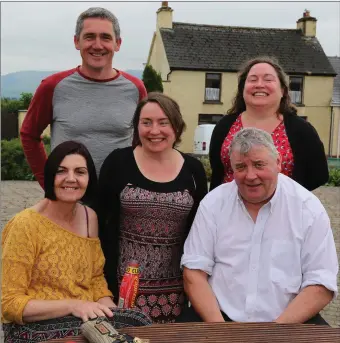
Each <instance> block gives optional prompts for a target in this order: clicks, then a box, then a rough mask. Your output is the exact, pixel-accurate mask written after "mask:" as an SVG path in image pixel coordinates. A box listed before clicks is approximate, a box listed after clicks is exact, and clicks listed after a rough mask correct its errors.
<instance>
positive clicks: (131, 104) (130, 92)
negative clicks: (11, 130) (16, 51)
mask: <svg viewBox="0 0 340 343" xmlns="http://www.w3.org/2000/svg"><path fill="white" fill-rule="evenodd" d="M117 72H118V74H117V75H116V76H115V77H114V78H112V79H109V80H94V79H90V78H88V77H86V76H85V75H83V74H82V73H81V71H80V70H79V67H77V68H74V69H71V70H67V71H64V72H60V73H57V74H54V75H51V76H49V77H47V78H46V79H44V80H43V81H42V82H41V84H40V86H39V87H38V89H37V90H36V92H35V94H34V97H33V99H32V101H31V104H30V106H29V109H28V111H27V113H26V116H25V119H24V121H23V124H22V127H21V130H20V136H21V142H22V145H23V149H24V152H25V155H26V158H27V161H28V163H29V165H30V167H31V169H32V172H33V174H34V175H35V177H36V179H37V180H38V181H39V183H40V185H41V186H42V187H43V185H44V165H45V162H46V159H47V157H46V153H45V150H44V146H43V143H42V141H41V134H42V132H43V131H44V129H45V128H46V127H47V126H48V125H49V124H51V149H54V148H55V147H56V146H57V145H58V144H60V143H62V142H64V141H67V140H75V141H78V142H81V143H83V144H84V145H85V146H86V147H87V148H88V149H89V151H90V153H91V155H92V158H93V160H94V163H95V165H96V170H97V173H98V174H99V171H100V167H101V165H102V163H103V162H104V159H105V158H106V157H107V156H108V155H109V153H110V152H111V151H113V150H114V149H116V148H123V147H126V146H129V145H131V139H132V125H131V121H132V117H133V114H134V111H135V109H136V106H137V104H138V102H139V101H140V100H141V99H142V98H143V97H145V96H146V94H147V93H146V89H145V87H144V84H143V82H142V81H141V80H139V79H138V78H136V77H134V76H132V75H129V74H127V73H124V72H122V71H117Z"/></svg>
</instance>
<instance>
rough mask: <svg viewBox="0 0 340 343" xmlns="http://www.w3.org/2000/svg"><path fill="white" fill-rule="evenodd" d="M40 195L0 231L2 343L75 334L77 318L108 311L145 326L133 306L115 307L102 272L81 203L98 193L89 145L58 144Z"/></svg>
mask: <svg viewBox="0 0 340 343" xmlns="http://www.w3.org/2000/svg"><path fill="white" fill-rule="evenodd" d="M44 173H45V175H44V177H45V198H44V199H43V200H41V201H40V202H39V203H37V204H36V205H34V206H33V207H31V208H28V209H25V210H24V211H22V212H20V213H18V214H17V215H16V216H15V217H14V218H12V219H11V220H10V221H9V223H8V224H7V225H6V226H5V228H4V230H3V233H2V299H1V301H2V304H1V305H2V317H3V318H2V322H3V323H7V324H4V325H3V328H4V331H5V341H6V342H11V343H18V342H26V343H29V342H32V343H33V342H40V341H44V340H47V339H51V338H61V337H65V336H73V335H78V334H79V333H80V332H79V327H80V325H81V324H82V322H84V321H87V320H89V319H93V318H96V317H98V316H106V317H108V318H110V320H113V321H114V322H115V324H116V325H115V326H116V327H117V324H118V326H119V323H121V324H122V325H124V326H128V325H143V324H149V323H150V321H149V319H148V318H147V317H146V316H143V315H142V314H140V313H137V312H134V311H123V310H117V309H113V308H114V307H115V304H114V302H113V300H112V293H111V292H110V291H109V289H108V287H107V283H106V280H105V278H104V274H103V266H104V261H105V260H104V256H103V253H102V250H101V245H100V241H99V239H98V223H97V216H96V213H95V212H94V211H93V210H92V209H91V208H89V207H87V206H85V205H83V204H81V203H80V202H79V201H82V202H85V203H86V202H88V201H90V200H91V199H92V198H93V197H94V195H95V192H96V187H97V176H96V170H95V166H94V163H93V160H92V158H91V155H90V154H89V152H88V150H87V149H86V147H85V146H84V145H82V144H80V143H77V142H73V141H68V142H64V143H62V144H60V145H58V146H57V147H56V148H55V149H54V150H53V151H52V153H51V154H50V156H49V157H48V159H47V162H46V165H45V171H44Z"/></svg>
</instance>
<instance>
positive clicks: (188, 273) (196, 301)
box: [183, 267, 224, 322]
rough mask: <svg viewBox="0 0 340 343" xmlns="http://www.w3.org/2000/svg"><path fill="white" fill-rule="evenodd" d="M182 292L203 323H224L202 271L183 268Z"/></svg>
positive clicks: (206, 277)
mask: <svg viewBox="0 0 340 343" xmlns="http://www.w3.org/2000/svg"><path fill="white" fill-rule="evenodd" d="M183 278H184V290H185V292H186V293H187V294H188V297H189V300H190V302H191V304H192V306H193V307H194V308H195V311H196V312H197V313H198V314H199V316H200V317H201V318H202V319H203V321H205V322H224V319H223V316H222V314H221V311H220V308H219V306H218V303H217V300H216V297H215V295H214V292H213V291H212V289H211V287H210V285H209V283H208V275H207V274H206V273H205V272H203V271H202V270H197V269H196V270H195V269H188V268H186V267H184V272H183Z"/></svg>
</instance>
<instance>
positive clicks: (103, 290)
mask: <svg viewBox="0 0 340 343" xmlns="http://www.w3.org/2000/svg"><path fill="white" fill-rule="evenodd" d="M104 262H105V259H104V255H103V252H102V249H101V246H100V241H99V238H86V237H81V236H78V235H76V234H74V233H72V232H70V231H68V230H66V229H64V228H62V227H61V226H59V225H58V224H56V223H54V222H52V221H51V220H49V219H48V218H47V217H45V216H43V215H41V214H39V213H38V212H36V211H35V210H33V209H26V210H24V211H22V212H20V213H18V214H17V215H16V216H15V217H13V218H12V219H11V220H10V221H9V222H8V224H7V225H6V226H5V228H4V230H3V232H2V299H1V301H2V316H3V319H4V321H5V322H16V323H20V324H23V319H22V314H23V310H24V308H25V306H26V304H27V302H28V301H29V300H31V299H37V300H62V299H79V300H87V301H97V300H98V299H100V298H102V297H105V296H112V293H111V292H110V291H109V289H108V286H107V282H106V280H105V278H104V274H103V267H104Z"/></svg>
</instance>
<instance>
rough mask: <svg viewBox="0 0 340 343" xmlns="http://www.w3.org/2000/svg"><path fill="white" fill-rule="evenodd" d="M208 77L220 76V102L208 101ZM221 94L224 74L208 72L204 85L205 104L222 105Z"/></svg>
mask: <svg viewBox="0 0 340 343" xmlns="http://www.w3.org/2000/svg"><path fill="white" fill-rule="evenodd" d="M208 75H219V81H220V88H216V89H219V90H220V91H219V95H218V100H209V99H207V97H206V95H207V93H206V89H207V81H208ZM221 93H222V73H214V72H207V73H205V84H204V103H207V104H211V103H221Z"/></svg>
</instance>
